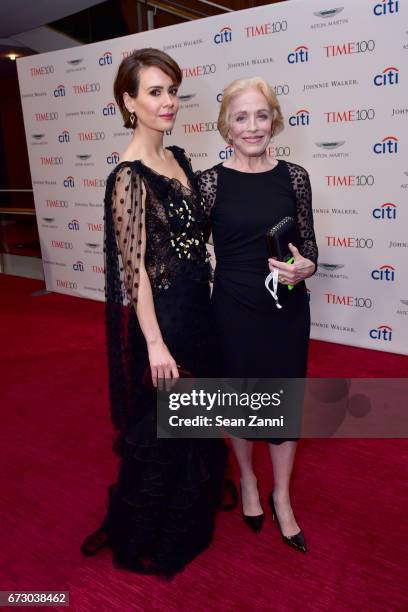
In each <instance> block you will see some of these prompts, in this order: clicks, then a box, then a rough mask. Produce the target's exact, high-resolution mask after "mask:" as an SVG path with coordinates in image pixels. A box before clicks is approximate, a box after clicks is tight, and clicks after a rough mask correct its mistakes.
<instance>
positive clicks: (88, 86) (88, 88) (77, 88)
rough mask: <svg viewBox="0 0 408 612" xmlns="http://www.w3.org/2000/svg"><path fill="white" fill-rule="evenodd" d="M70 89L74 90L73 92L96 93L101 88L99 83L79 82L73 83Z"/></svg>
mask: <svg viewBox="0 0 408 612" xmlns="http://www.w3.org/2000/svg"><path fill="white" fill-rule="evenodd" d="M72 89H73V90H74V94H87V93H97V92H98V91H100V90H101V84H100V83H81V84H79V85H73V86H72Z"/></svg>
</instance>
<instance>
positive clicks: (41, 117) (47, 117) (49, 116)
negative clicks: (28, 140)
mask: <svg viewBox="0 0 408 612" xmlns="http://www.w3.org/2000/svg"><path fill="white" fill-rule="evenodd" d="M34 117H35V120H36V121H58V113H57V112H50V113H35V115H34Z"/></svg>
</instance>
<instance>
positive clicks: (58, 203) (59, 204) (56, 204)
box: [45, 200, 68, 208]
mask: <svg viewBox="0 0 408 612" xmlns="http://www.w3.org/2000/svg"><path fill="white" fill-rule="evenodd" d="M45 204H46V206H47V208H68V202H67V200H45Z"/></svg>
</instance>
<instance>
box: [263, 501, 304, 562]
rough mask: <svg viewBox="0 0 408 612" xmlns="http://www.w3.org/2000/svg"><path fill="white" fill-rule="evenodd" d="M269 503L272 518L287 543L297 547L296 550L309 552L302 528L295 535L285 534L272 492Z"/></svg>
mask: <svg viewBox="0 0 408 612" xmlns="http://www.w3.org/2000/svg"><path fill="white" fill-rule="evenodd" d="M268 504H269V506H270V508H271V510H272V518H273V519H274V520H276V524H277V525H278V529H279V531H280V534H281V536H282V538H283V540H284V541H285V542H286V544H289V546H292V548H296V550H300V551H301V552H304V553H305V552H307V548H306V541H305V536H304V534H303V531H302V530H300V531H299V532H298V533H295V535H293V536H285V535H283V533H282V528H281V526H280V523H279V519H278V515H277V514H276V510H275V504H274V501H273V495H272V493H270V495H269V497H268Z"/></svg>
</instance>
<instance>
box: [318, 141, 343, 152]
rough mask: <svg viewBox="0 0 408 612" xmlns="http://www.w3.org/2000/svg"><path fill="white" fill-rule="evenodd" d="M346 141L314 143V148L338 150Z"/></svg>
mask: <svg viewBox="0 0 408 612" xmlns="http://www.w3.org/2000/svg"><path fill="white" fill-rule="evenodd" d="M345 142H346V141H345V140H333V141H331V142H315V145H316V147H321V148H322V149H328V150H329V149H338V148H339V147H342V146H343V145H344V143H345Z"/></svg>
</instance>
